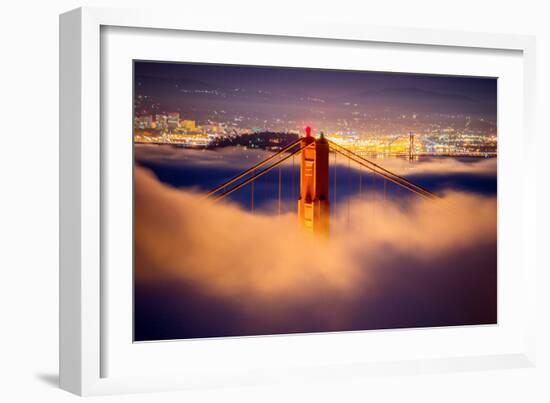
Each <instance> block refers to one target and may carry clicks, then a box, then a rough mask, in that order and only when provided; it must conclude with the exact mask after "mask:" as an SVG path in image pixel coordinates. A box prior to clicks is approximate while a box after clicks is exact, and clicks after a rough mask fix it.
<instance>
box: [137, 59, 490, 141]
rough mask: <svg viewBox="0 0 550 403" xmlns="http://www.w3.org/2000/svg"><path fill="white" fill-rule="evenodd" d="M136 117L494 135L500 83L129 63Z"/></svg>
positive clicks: (270, 127) (262, 125) (357, 130)
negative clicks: (176, 116) (170, 115)
mask: <svg viewBox="0 0 550 403" xmlns="http://www.w3.org/2000/svg"><path fill="white" fill-rule="evenodd" d="M134 81H135V100H134V101H135V102H134V106H135V114H136V116H140V115H153V116H154V115H155V114H167V113H170V112H179V113H180V115H181V117H182V118H185V119H191V120H196V121H203V122H204V121H213V122H215V123H221V124H223V125H230V126H234V127H241V128H242V127H244V128H250V129H252V128H258V129H262V130H277V131H288V130H296V129H298V128H300V127H302V126H303V125H311V126H313V127H315V128H318V129H323V130H328V131H341V132H346V131H347V132H355V133H359V134H368V133H387V132H392V131H394V132H400V131H404V130H407V129H410V130H416V131H423V132H426V131H434V130H442V129H446V128H454V129H457V130H458V131H465V130H466V131H470V132H473V133H477V134H492V135H494V134H495V133H496V114H497V80H496V79H495V78H476V77H454V76H453V77H451V76H436V75H419V74H403V73H385V72H365V71H349V70H346V71H343V70H324V69H302V68H288V67H256V66H235V65H212V64H187V63H161V62H150V61H136V62H135V63H134Z"/></svg>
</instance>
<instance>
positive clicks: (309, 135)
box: [306, 126, 311, 137]
mask: <svg viewBox="0 0 550 403" xmlns="http://www.w3.org/2000/svg"><path fill="white" fill-rule="evenodd" d="M306 137H311V127H309V126H306Z"/></svg>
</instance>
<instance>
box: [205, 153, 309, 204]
mask: <svg viewBox="0 0 550 403" xmlns="http://www.w3.org/2000/svg"><path fill="white" fill-rule="evenodd" d="M312 144H315V143H309V144H306V145H305V146H303V147H300V148H299V149H297V150H296V151H293V152H292V153H291V154H289V155H287V156H286V157H283V158H281V159H280V160H279V161H276V162H274V163H273V164H272V165H270V166H268V167H267V168H264V169H263V170H262V171H260V172H258V173H256V174H254V175H252V176H251V177H249V178H248V179H246V180H245V181H243V182H241V183H239V184H237V185H235V186H233V187H232V188H230V189H228V190H226V191H225V192H223V193H222V194H220V195H218V196H216V197H215V198H214V201H218V200H220V199H223V198H224V197H226V196H229V195H230V194H231V193H233V192H234V191H235V190H238V189H240V188H242V187H243V186H245V185H247V184H249V183H250V182H253V181H255V180H256V179H258V178H259V177H261V176H263V175H265V174H266V173H268V172H269V171H271V170H272V169H273V168H275V167H276V166H278V165H280V164H281V163H283V162H284V161H286V160H287V159H289V158H290V157H293V156H294V155H295V154H297V153H299V152H301V151H302V150H303V149H304V148H306V147H309V146H311V145H312Z"/></svg>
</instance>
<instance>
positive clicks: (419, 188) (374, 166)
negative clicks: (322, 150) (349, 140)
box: [328, 140, 439, 198]
mask: <svg viewBox="0 0 550 403" xmlns="http://www.w3.org/2000/svg"><path fill="white" fill-rule="evenodd" d="M328 142H329V144H330V145H331V146H332V148H333V149H335V150H336V151H337V152H338V153H339V154H342V155H344V156H345V157H347V158H352V157H351V156H353V157H355V158H352V159H353V160H354V161H355V162H357V163H359V162H358V161H357V160H360V161H362V163H363V164H364V165H363V166H365V168H368V169H370V170H372V171H374V172H376V173H377V174H378V175H380V176H382V177H384V178H386V179H388V180H390V181H392V182H394V183H395V184H397V185H399V186H403V187H405V188H407V189H409V190H411V188H415V189H416V190H417V191H416V192H415V193H418V194H420V193H423V194H424V196H426V197H428V198H439V196H437V195H436V194H435V193H432V192H430V191H429V190H427V189H425V188H423V187H422V186H420V185H417V184H415V183H412V182H411V181H409V180H407V179H405V178H403V177H401V176H399V175H396V174H394V173H393V172H391V171H388V170H387V169H385V168H383V167H381V166H380V165H377V164H375V163H374V162H372V161H370V160H368V159H366V158H363V157H361V156H360V155H358V154H356V153H354V152H353V151H351V150H348V149H347V148H345V147H343V146H341V145H339V144H336V143H334V142H333V141H331V140H328ZM342 150H343V151H342ZM345 153H348V154H350V155H346V154H345Z"/></svg>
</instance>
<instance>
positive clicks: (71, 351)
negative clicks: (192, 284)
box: [60, 8, 536, 395]
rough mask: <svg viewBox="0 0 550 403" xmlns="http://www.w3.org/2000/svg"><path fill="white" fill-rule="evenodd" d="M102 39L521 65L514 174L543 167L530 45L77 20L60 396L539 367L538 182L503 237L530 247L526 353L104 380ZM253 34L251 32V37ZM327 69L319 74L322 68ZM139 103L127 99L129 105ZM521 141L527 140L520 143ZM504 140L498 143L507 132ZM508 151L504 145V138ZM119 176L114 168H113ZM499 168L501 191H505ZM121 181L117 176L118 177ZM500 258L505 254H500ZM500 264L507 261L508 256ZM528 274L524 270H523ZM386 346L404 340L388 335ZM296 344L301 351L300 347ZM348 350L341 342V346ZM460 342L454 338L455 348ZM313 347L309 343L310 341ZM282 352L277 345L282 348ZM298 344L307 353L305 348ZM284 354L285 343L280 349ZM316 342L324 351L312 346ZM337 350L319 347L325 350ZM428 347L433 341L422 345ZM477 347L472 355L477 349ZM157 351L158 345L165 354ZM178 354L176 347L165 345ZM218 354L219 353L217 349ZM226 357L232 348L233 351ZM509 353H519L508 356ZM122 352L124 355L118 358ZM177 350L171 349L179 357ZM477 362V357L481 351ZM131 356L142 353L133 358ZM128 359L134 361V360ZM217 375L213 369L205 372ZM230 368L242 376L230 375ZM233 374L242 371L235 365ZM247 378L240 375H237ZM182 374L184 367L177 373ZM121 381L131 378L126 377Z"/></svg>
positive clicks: (97, 14) (492, 38)
mask: <svg viewBox="0 0 550 403" xmlns="http://www.w3.org/2000/svg"><path fill="white" fill-rule="evenodd" d="M104 27H119V28H141V29H156V30H172V31H174V30H176V31H182V32H184V31H192V32H195V33H196V32H205V33H207V32H217V33H223V34H226V35H229V34H239V35H241V34H242V35H252V36H254V37H255V38H259V40H261V38H266V39H267V38H271V39H273V38H275V39H276V38H296V40H299V39H300V38H309V39H326V40H339V41H353V42H356V43H367V42H369V43H372V42H375V43H379V44H404V45H419V46H431V47H440V48H442V47H445V48H450V49H462V48H464V49H474V50H476V52H481V53H483V52H486V51H487V52H488V51H490V50H502V51H514V52H520V53H521V65H522V72H523V73H522V80H523V81H522V83H521V85H522V88H523V98H522V99H521V100H519V102H520V103H521V104H522V105H523V110H522V111H521V112H522V114H523V117H522V119H521V121H522V127H521V128H520V131H523V133H522V136H521V137H520V138H518V139H516V140H515V141H519V143H520V144H521V152H520V157H518V159H517V161H516V162H511V161H509V162H508V164H510V169H514V167H515V165H514V164H523V166H524V167H525V171H527V170H529V169H530V170H531V171H533V172H534V171H535V169H534V164H535V158H534V157H533V155H534V147H535V144H534V139H535V136H534V99H535V98H534V92H535V71H534V70H535V61H534V58H535V42H534V38H533V37H530V36H520V35H503V34H488V33H466V32H456V31H439V30H438V31H429V30H417V29H406V28H380V27H368V26H357V25H347V24H342V23H334V22H328V23H327V22H322V21H315V20H311V21H304V20H300V23H296V22H295V21H292V20H289V21H276V22H267V21H258V22H254V21H246V24H243V21H239V19H238V18H231V19H224V20H217V19H211V18H209V19H206V18H205V19H201V18H193V19H187V20H185V22H184V21H183V20H182V19H181V18H179V17H178V16H176V15H170V14H169V13H160V12H158V11H157V12H155V11H150V10H117V9H104V8H80V9H77V10H73V11H70V12H68V13H65V14H63V15H61V17H60V99H61V100H60V385H61V387H62V388H63V389H66V390H68V391H70V392H73V393H76V394H79V395H96V394H112V393H130V392H138V391H159V390H169V389H182V388H190V387H198V386H200V387H209V386H215V385H248V384H257V383H262V382H274V381H281V380H283V381H285V380H286V381H290V382H292V381H293V380H296V379H302V380H303V379H308V378H310V379H333V378H342V377H347V376H367V375H369V374H379V373H384V374H390V375H392V374H403V373H418V372H426V371H428V372H441V371H449V370H451V371H453V370H474V369H481V368H503V367H524V366H532V365H534V362H535V346H534V338H535V325H536V323H535V320H536V318H535V317H534V312H535V295H536V294H535V291H536V262H535V253H534V247H535V242H533V237H534V234H535V232H536V231H535V220H536V217H535V196H534V189H535V181H536V179H535V177H534V176H527V175H525V174H519V175H520V177H519V178H520V179H521V187H520V189H521V190H522V191H521V192H518V193H517V194H516V195H515V196H514V197H517V198H518V200H517V201H518V203H516V204H515V205H516V206H517V209H518V211H514V212H507V213H506V214H512V213H514V214H516V213H517V214H521V219H519V218H518V220H517V221H514V222H515V223H516V224H514V225H518V226H519V227H517V228H502V227H499V236H500V233H501V231H512V230H515V229H517V230H520V231H521V233H520V234H519V235H518V236H519V237H520V238H521V240H522V242H520V243H519V244H518V245H517V250H516V251H515V252H514V253H515V258H516V259H518V260H517V261H519V262H521V271H520V272H521V273H520V274H521V276H522V277H523V279H524V281H523V282H522V283H521V285H520V286H519V287H520V288H521V289H520V290H519V291H518V293H519V294H518V295H521V296H522V298H523V301H522V305H521V309H522V311H521V315H522V316H523V317H524V318H525V322H522V324H521V326H519V325H518V327H517V328H516V329H515V331H516V333H517V332H518V331H521V332H522V335H523V334H524V335H525V337H524V338H523V336H522V340H523V341H522V342H521V343H519V344H518V343H515V344H514V347H506V348H504V349H503V350H502V351H500V352H499V353H498V354H497V353H495V352H484V351H483V348H481V349H479V350H480V351H477V353H475V354H473V355H472V354H466V355H464V356H460V355H459V356H456V355H455V356H453V355H452V354H451V355H446V354H445V353H444V352H443V353H441V352H439V353H438V354H436V355H432V356H430V357H431V358H428V355H426V356H425V357H423V358H416V359H411V358H410V357H399V354H397V357H392V358H391V359H389V360H386V361H383V362H369V361H365V360H362V359H361V358H359V359H358V360H357V361H355V362H351V361H346V362H341V363H337V362H336V361H334V360H331V359H330V358H329V357H326V359H324V358H322V357H321V358H320V359H316V360H315V362H313V361H311V362H309V364H308V355H307V354H305V355H304V357H303V358H302V362H301V363H300V365H297V366H289V365H288V363H285V362H284V361H281V362H279V363H277V365H276V366H274V367H273V368H270V363H269V362H266V363H265V368H263V372H262V374H257V373H254V374H252V373H250V370H249V369H250V368H249V369H248V370H247V368H246V367H244V366H243V367H242V368H239V369H236V368H235V369H234V370H231V368H229V367H228V368H227V369H226V370H225V371H223V370H222V371H212V373H211V374H210V373H209V372H208V370H207V369H206V370H204V371H203V372H198V373H197V375H196V376H193V374H192V373H189V371H186V370H185V366H189V365H190V364H189V362H187V363H185V364H182V365H181V371H179V375H178V374H177V373H176V371H173V372H172V373H169V374H164V373H160V374H159V375H158V376H152V375H141V376H139V377H138V376H135V375H133V376H132V375H130V374H128V376H124V375H120V374H119V373H118V372H121V371H117V375H116V376H109V375H107V376H105V374H106V373H108V372H106V371H105V369H104V365H105V364H104V361H105V359H106V356H107V355H108V354H110V352H109V351H108V349H106V347H105V346H106V343H107V339H106V336H105V333H104V332H103V331H102V326H105V323H106V322H105V321H104V317H105V316H107V315H108V310H109V305H108V304H106V303H105V293H106V291H105V290H104V289H103V288H102V270H101V267H102V265H103V264H104V254H103V253H102V250H103V247H104V245H103V243H102V242H103V239H102V228H101V227H102V220H104V219H105V217H104V216H102V213H101V209H102V197H103V196H102V192H103V191H104V190H105V188H104V183H103V182H104V181H105V178H106V176H109V175H110V174H111V173H110V172H109V171H108V170H106V165H105V156H104V150H103V147H104V146H105V144H102V141H101V138H102V137H101V133H102V131H104V130H105V128H104V127H103V123H102V118H103V117H102V109H101V102H102V95H101V93H102V91H105V88H102V87H101V85H102V84H104V83H102V80H101V78H102V77H101V74H102V62H101V55H102V50H101V46H102V39H101V31H102V29H103V28H104ZM243 27H246V28H243ZM319 67H322V66H319ZM128 96H130V94H128ZM516 135H518V136H519V134H516ZM499 136H500V131H499ZM499 141H500V137H499ZM109 166H110V167H112V165H109ZM500 168H501V166H500V165H499V185H500V180H501V178H500V173H501V171H500ZM111 169H116V168H111ZM499 253H500V252H499ZM499 258H500V254H499ZM518 270H519V269H518ZM415 332H416V333H415V335H416V336H415V337H416V338H417V339H419V340H420V342H422V340H424V339H425V340H428V339H430V340H433V338H434V337H435V338H437V337H439V336H438V335H437V334H435V335H434V334H430V333H429V332H430V331H429V330H422V331H420V332H421V333H418V332H419V331H418V330H417V331H415ZM381 336H383V337H388V338H390V337H396V336H394V335H391V334H390V333H385V335H384V334H381ZM291 337H294V339H293V340H294V341H295V342H296V343H297V344H296V346H298V345H299V344H300V343H301V345H302V348H304V345H305V344H314V345H315V343H319V338H318V336H314V335H301V336H291ZM296 337H298V339H296ZM335 337H336V339H335V338H333V340H332V341H330V342H331V343H339V342H342V341H343V340H344V339H342V337H347V339H345V340H346V342H350V343H361V337H362V336H361V335H360V334H359V335H357V334H354V335H352V336H347V335H335ZM338 337H339V338H340V339H337V338H338ZM454 337H456V334H455V336H454ZM308 338H309V339H308ZM259 339H261V338H254V339H251V338H243V339H241V341H240V343H241V344H243V343H244V344H247V345H252V344H254V345H255V347H254V349H255V350H254V351H255V352H256V353H259V354H261V353H262V351H263V350H265V349H266V347H265V346H264V345H262V343H261V342H258V340H259ZM271 339H272V340H275V341H274V342H273V341H272V342H273V343H277V340H276V339H275V338H271ZM299 339H301V341H300V340H299ZM278 340H279V344H281V343H283V341H284V343H286V341H287V340H286V339H283V338H280V339H278ZM308 340H315V342H313V343H310V341H308ZM327 340H328V338H325V339H323V341H321V342H320V343H326V342H327ZM424 342H425V341H424ZM207 343H209V344H205V345H203V347H197V346H198V344H196V345H195V346H196V347H197V348H218V350H219V349H220V347H219V346H221V345H224V344H223V343H226V342H223V341H221V340H209V341H208V342H207ZM469 343H475V337H473V338H472V339H471V340H470V341H469ZM159 344H160V343H159ZM168 344H169V343H168ZM216 345H217V347H216ZM225 345H227V344H225ZM510 345H511V344H510ZM115 347H116V346H115ZM171 348H176V347H175V344H173V345H172V347H170V346H168V347H166V348H165V350H166V349H168V350H170V349H171ZM472 351H473V350H472ZM130 354H133V353H130ZM126 357H127V356H126ZM206 364H208V362H206ZM232 365H233V364H232ZM235 365H236V364H235ZM237 366H238V365H237ZM176 368H177V366H176ZM122 372H124V371H122Z"/></svg>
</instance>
